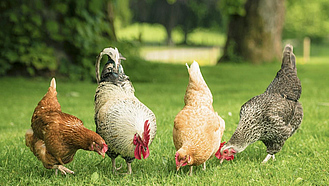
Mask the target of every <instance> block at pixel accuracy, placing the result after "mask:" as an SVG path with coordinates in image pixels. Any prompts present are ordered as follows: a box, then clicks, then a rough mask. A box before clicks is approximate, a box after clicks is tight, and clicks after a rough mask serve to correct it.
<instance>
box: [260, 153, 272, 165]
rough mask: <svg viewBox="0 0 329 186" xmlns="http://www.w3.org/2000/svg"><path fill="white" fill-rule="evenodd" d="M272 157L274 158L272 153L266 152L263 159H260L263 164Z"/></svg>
mask: <svg viewBox="0 0 329 186" xmlns="http://www.w3.org/2000/svg"><path fill="white" fill-rule="evenodd" d="M271 158H273V160H275V157H274V154H273V155H271V154H267V156H266V157H265V159H264V160H263V161H262V164H265V163H266V162H267V161H268V160H269V159H271Z"/></svg>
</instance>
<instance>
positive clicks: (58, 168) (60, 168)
mask: <svg viewBox="0 0 329 186" xmlns="http://www.w3.org/2000/svg"><path fill="white" fill-rule="evenodd" d="M53 169H56V171H55V175H57V173H58V170H60V171H61V173H62V174H64V175H66V173H70V174H74V172H73V171H71V170H70V169H68V168H66V167H64V166H63V165H54V166H53Z"/></svg>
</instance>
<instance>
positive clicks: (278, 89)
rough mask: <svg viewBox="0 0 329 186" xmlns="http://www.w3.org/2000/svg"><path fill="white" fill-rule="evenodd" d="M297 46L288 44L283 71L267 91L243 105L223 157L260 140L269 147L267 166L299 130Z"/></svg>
mask: <svg viewBox="0 0 329 186" xmlns="http://www.w3.org/2000/svg"><path fill="white" fill-rule="evenodd" d="M295 60H296V58H295V55H294V54H293V47H292V46H291V45H286V46H285V48H284V51H283V56H282V65H281V69H280V70H279V71H278V73H277V75H276V77H275V78H274V80H273V81H272V82H271V84H270V85H269V86H268V87H267V89H266V91H265V92H264V93H263V94H261V95H258V96H255V97H253V98H251V99H250V100H249V101H248V102H246V103H245V104H244V105H242V107H241V110H240V121H239V124H238V126H237V129H236V130H235V132H234V134H233V136H232V137H231V139H230V140H229V141H228V142H227V144H225V145H224V147H223V148H222V149H221V154H222V157H223V158H225V157H226V156H231V155H234V154H236V153H239V152H242V151H243V150H244V149H245V148H246V147H247V146H248V145H250V144H252V143H254V142H256V141H258V140H260V141H262V142H263V143H264V144H265V145H266V147H267V153H268V155H267V156H266V158H265V159H264V161H263V163H266V162H267V161H268V160H269V159H270V158H271V157H273V159H274V154H275V153H277V152H279V151H280V150H281V148H282V146H283V145H284V143H285V141H286V140H287V139H288V138H289V137H290V136H292V135H293V134H294V133H295V131H296V130H297V129H298V128H299V126H300V124H301V122H302V119H303V108H302V105H301V104H300V103H299V102H298V100H299V98H300V95H301V92H302V87H301V83H300V81H299V79H298V77H297V69H296V62H295Z"/></svg>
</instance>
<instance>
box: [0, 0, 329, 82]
mask: <svg viewBox="0 0 329 186" xmlns="http://www.w3.org/2000/svg"><path fill="white" fill-rule="evenodd" d="M328 10H329V1H327V0H313V1H308V0H236V1H231V0H58V1H50V0H29V1H22V0H2V1H1V2H0V12H1V14H0V17H1V18H0V26H1V30H0V41H1V42H0V76H24V77H35V76H38V77H39V76H45V77H49V76H55V75H56V77H63V78H68V79H72V80H87V81H91V80H94V79H95V74H94V65H95V59H96V56H97V55H98V53H99V52H100V51H101V50H103V48H105V47H117V48H118V49H119V51H120V52H121V53H122V54H123V56H125V57H126V58H127V60H126V62H124V65H125V64H126V65H128V66H129V64H135V65H136V64H139V63H149V62H153V63H154V62H162V63H182V64H184V63H186V62H188V63H191V62H192V61H193V60H196V61H198V62H199V63H200V64H201V65H216V64H220V63H227V62H228V63H252V64H262V63H271V62H275V61H280V59H281V53H282V49H283V45H284V44H285V43H291V44H293V45H294V47H295V53H296V54H297V56H298V57H300V59H301V60H298V62H301V63H308V62H309V61H310V58H312V59H313V61H312V62H313V63H322V62H327V61H326V60H325V59H329V58H323V56H329V54H328V53H329V50H328V49H329V47H328V44H329V41H328V40H329V39H328V38H329V11H328ZM317 57H321V58H318V60H317ZM309 63H310V62H309Z"/></svg>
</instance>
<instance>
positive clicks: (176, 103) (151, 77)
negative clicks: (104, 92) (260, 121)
mask: <svg viewBox="0 0 329 186" xmlns="http://www.w3.org/2000/svg"><path fill="white" fill-rule="evenodd" d="M297 60H298V59H297ZM317 60H318V59H317ZM319 61H326V62H312V61H310V62H308V63H306V64H299V65H298V76H299V78H300V80H301V82H302V87H303V92H302V96H301V100H300V101H301V103H302V105H303V107H304V120H303V122H302V125H301V128H300V129H299V130H298V131H297V133H296V134H295V135H294V136H292V137H291V138H290V139H288V140H287V142H286V144H285V146H284V147H283V149H282V150H281V152H279V153H278V154H277V155H276V161H272V160H271V161H269V162H268V164H266V165H261V164H260V163H261V161H262V160H263V159H264V158H265V156H266V155H267V153H266V148H265V146H264V145H263V144H262V143H261V142H256V143H254V144H252V145H250V146H249V147H248V148H247V149H246V150H245V151H243V152H242V153H240V154H238V155H237V156H236V158H235V159H234V160H233V161H230V162H227V161H225V162H224V163H223V164H222V165H221V164H219V160H218V159H216V158H213V159H211V160H209V161H208V163H207V169H206V171H203V170H202V167H201V166H199V167H196V168H194V175H193V176H192V177H190V176H188V171H189V168H188V167H184V168H182V169H181V170H180V171H179V172H176V169H175V161H174V154H175V148H174V145H173V141H172V128H173V120H174V117H175V115H176V114H177V113H178V112H179V111H180V109H181V108H182V107H183V104H184V102H183V97H184V94H185V90H186V86H187V83H188V74H187V70H186V67H185V66H184V65H177V64H176V65H171V64H158V63H146V62H140V63H135V62H131V63H129V59H128V60H127V64H126V68H125V72H126V73H127V74H128V75H130V77H131V80H132V82H133V85H134V87H135V89H136V96H137V97H138V98H139V99H140V100H141V101H142V102H144V103H145V104H146V105H147V106H148V107H149V108H150V109H151V110H153V112H154V113H155V115H156V117H157V125H158V131H157V135H156V138H155V140H154V142H153V143H152V145H151V146H150V156H149V158H147V159H146V160H137V161H136V160H135V161H134V162H133V163H132V169H133V174H132V175H114V174H112V169H111V160H110V158H108V157H106V158H105V159H104V160H102V158H101V156H99V155H98V154H96V153H94V152H89V151H82V150H80V151H78V153H77V154H76V156H75V159H74V161H73V162H71V163H69V164H68V165H67V167H68V168H69V169H71V170H73V171H75V173H76V175H68V176H62V175H58V176H55V174H54V170H47V169H45V168H44V167H43V166H42V163H41V162H40V161H38V160H37V158H36V157H34V155H33V153H32V152H30V150H29V149H28V148H27V147H26V146H25V140H24V134H25V131H26V130H27V129H28V128H29V127H30V119H31V116H32V113H33V110H34V108H35V106H36V104H37V103H38V101H39V100H40V99H41V98H42V96H43V95H44V94H45V93H46V91H47V88H48V86H49V82H50V78H49V79H40V78H36V79H25V78H11V77H2V78H0V86H1V90H0V103H1V109H0V118H1V122H0V146H1V150H0V172H1V176H0V185H28V184H32V185H49V184H54V185H114V184H116V185H160V184H161V185H162V184H165V185H176V184H177V185H192V184H193V185H195V184H201V185H208V184H214V185H223V184H224V185H228V184H233V185H242V184H248V185H294V184H305V185H312V184H313V185H326V184H328V183H329V165H328V160H329V145H328V143H329V140H328V139H329V117H328V113H329V86H328V85H329V84H328V82H329V75H328V70H329V62H328V61H329V59H328V58H324V57H323V58H322V60H319ZM279 68H280V64H279V63H275V64H265V65H258V66H255V65H247V64H241V65H238V64H220V65H217V66H203V67H201V71H202V73H203V75H204V78H205V80H206V82H207V83H208V86H209V88H210V90H211V91H212V93H213V97H214V109H215V110H216V111H217V112H218V113H219V115H220V116H222V118H223V119H224V120H225V121H226V130H225V133H224V136H223V141H227V140H229V138H230V137H231V135H232V134H233V132H234V131H235V128H236V126H237V123H238V121H239V116H238V114H239V110H240V107H241V105H242V104H243V103H245V102H246V101H247V100H248V99H250V98H251V97H253V96H255V95H258V94H261V93H262V92H263V91H264V90H265V89H266V87H267V86H268V84H269V83H270V82H271V81H272V79H273V78H274V76H275V75H276V72H277V71H278V69H279ZM96 86H97V85H96V84H95V83H89V82H70V81H67V80H62V79H57V91H58V99H59V102H60V104H61V105H62V110H63V111H64V112H67V113H70V114H73V115H75V116H77V117H79V118H80V119H82V120H83V121H84V124H85V126H86V127H87V128H89V129H91V130H95V125H94V121H93V115H94V110H93V99H94V98H93V96H94V93H95V89H96ZM117 160H118V163H122V164H123V171H126V165H125V163H124V160H123V159H122V158H118V159H117Z"/></svg>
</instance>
